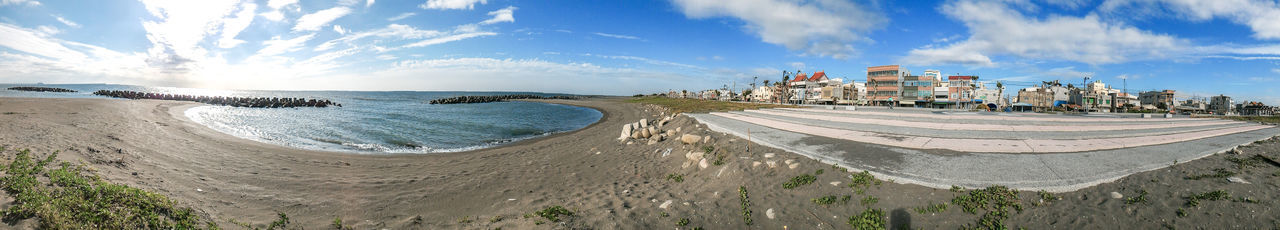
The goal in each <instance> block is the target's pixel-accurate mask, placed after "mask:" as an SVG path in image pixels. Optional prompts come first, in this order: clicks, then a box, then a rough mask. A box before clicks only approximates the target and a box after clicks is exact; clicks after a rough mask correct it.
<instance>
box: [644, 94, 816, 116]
mask: <svg viewBox="0 0 1280 230" xmlns="http://www.w3.org/2000/svg"><path fill="white" fill-rule="evenodd" d="M627 102H631V103H641V104H651V105H658V106H662V107H667V109H671V112H672V113H707V112H728V111H742V110H747V109H767V108H800V107H799V106H792V105H772V104H756V103H739V102H727V101H711V100H699V99H688V98H668V97H638V98H632V99H629V100H627Z"/></svg>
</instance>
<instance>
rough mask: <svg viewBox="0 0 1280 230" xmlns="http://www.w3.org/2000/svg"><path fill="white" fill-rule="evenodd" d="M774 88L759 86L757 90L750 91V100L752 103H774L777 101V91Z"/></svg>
mask: <svg viewBox="0 0 1280 230" xmlns="http://www.w3.org/2000/svg"><path fill="white" fill-rule="evenodd" d="M774 88H777V87H773V86H760V87H759V88H756V89H754V90H751V95H750V97H751V99H750V100H751V101H752V102H774V101H776V100H777V96H778V95H777V94H776V92H777V91H776V89H774Z"/></svg>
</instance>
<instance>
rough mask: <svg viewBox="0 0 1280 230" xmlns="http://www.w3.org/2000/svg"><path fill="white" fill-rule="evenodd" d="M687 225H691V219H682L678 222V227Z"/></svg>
mask: <svg viewBox="0 0 1280 230" xmlns="http://www.w3.org/2000/svg"><path fill="white" fill-rule="evenodd" d="M685 225H689V218H680V220H678V221H676V226H685Z"/></svg>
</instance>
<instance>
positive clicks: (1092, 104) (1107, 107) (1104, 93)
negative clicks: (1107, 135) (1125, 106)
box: [1069, 81, 1113, 112]
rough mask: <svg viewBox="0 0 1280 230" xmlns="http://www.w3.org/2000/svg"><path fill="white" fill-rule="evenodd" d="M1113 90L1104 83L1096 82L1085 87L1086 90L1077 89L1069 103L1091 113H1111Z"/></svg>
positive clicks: (1072, 93)
mask: <svg viewBox="0 0 1280 230" xmlns="http://www.w3.org/2000/svg"><path fill="white" fill-rule="evenodd" d="M1111 93H1112V92H1111V88H1108V87H1107V84H1104V83H1102V81H1094V82H1091V83H1089V84H1088V85H1085V87H1084V88H1077V89H1075V90H1073V91H1072V92H1071V99H1070V101H1069V103H1071V104H1075V105H1079V106H1081V107H1082V108H1085V109H1088V110H1089V111H1100V112H1109V111H1111V102H1112V101H1113V99H1112V98H1111V95H1112V94H1111Z"/></svg>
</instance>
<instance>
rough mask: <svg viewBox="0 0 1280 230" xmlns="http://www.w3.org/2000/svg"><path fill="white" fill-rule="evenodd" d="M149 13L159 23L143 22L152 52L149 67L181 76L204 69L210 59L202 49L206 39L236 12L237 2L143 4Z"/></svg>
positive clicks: (153, 1)
mask: <svg viewBox="0 0 1280 230" xmlns="http://www.w3.org/2000/svg"><path fill="white" fill-rule="evenodd" d="M143 5H145V6H146V9H147V11H148V12H149V13H150V14H151V15H152V16H155V17H157V18H159V19H160V20H159V21H144V22H142V28H143V29H145V30H146V31H147V39H148V40H150V41H151V48H149V49H147V53H148V56H149V58H148V59H147V63H149V64H150V65H152V66H154V67H157V68H160V69H162V70H161V71H160V72H161V73H164V74H174V75H180V74H185V73H187V72H189V71H192V70H194V69H199V68H201V66H200V63H205V59H206V58H207V57H209V55H208V54H209V53H208V51H207V50H206V49H205V48H203V47H201V44H202V42H204V41H205V39H206V36H208V35H212V34H214V33H216V31H217V28H219V27H220V26H222V25H223V23H224V22H226V21H227V19H226V18H225V17H226V16H228V15H231V13H232V12H234V11H235V9H236V6H237V3H236V2H235V1H195V2H186V1H181V2H174V1H161V0H143Z"/></svg>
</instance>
